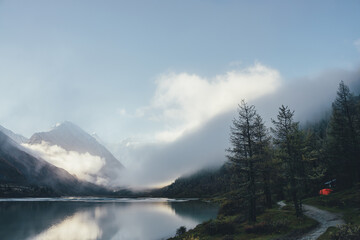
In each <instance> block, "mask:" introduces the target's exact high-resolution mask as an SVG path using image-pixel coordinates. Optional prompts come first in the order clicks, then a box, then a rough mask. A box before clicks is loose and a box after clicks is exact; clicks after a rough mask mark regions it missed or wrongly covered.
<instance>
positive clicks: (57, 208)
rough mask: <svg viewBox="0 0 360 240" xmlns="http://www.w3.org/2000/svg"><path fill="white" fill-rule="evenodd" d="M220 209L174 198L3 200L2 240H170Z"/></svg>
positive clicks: (0, 209)
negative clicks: (178, 232)
mask: <svg viewBox="0 0 360 240" xmlns="http://www.w3.org/2000/svg"><path fill="white" fill-rule="evenodd" d="M217 211H218V206H217V205H214V204H211V203H206V202H201V201H194V200H191V201H185V200H172V199H164V198H161V199H155V198H154V199H149V198H147V199H110V198H25V199H0V238H1V239H3V240H7V239H11V240H12V239H14V240H21V239H46V240H54V239H66V240H71V239H76V240H79V239H114V240H115V239H129V240H135V239H136V240H153V239H166V238H168V237H172V236H174V235H175V232H176V229H178V228H179V227H180V226H185V227H186V228H187V229H190V228H194V227H195V226H196V225H197V224H199V223H201V222H203V221H206V220H208V219H211V218H215V217H216V214H217Z"/></svg>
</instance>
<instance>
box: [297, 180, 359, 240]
mask: <svg viewBox="0 0 360 240" xmlns="http://www.w3.org/2000/svg"><path fill="white" fill-rule="evenodd" d="M304 203H305V204H309V205H313V206H315V207H318V208H320V209H323V210H327V211H329V212H335V213H341V214H342V215H343V219H344V221H345V222H346V223H348V224H355V225H360V187H359V186H357V187H354V188H351V189H348V190H344V191H339V192H334V193H332V194H330V195H327V196H317V197H313V198H308V199H306V200H304ZM338 231H339V229H338V228H336V227H330V228H328V229H327V231H326V232H325V233H324V234H323V235H321V236H320V238H319V239H320V240H327V239H330V235H331V234H334V233H336V232H338Z"/></svg>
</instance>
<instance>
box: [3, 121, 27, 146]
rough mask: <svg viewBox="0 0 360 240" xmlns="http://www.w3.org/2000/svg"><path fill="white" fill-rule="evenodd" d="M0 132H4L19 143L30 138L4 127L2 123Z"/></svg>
mask: <svg viewBox="0 0 360 240" xmlns="http://www.w3.org/2000/svg"><path fill="white" fill-rule="evenodd" d="M0 132H2V133H4V134H5V135H7V136H8V137H9V138H11V139H12V140H13V141H15V142H16V143H18V144H21V143H26V142H27V141H28V140H29V139H27V138H26V137H24V136H22V135H20V134H16V133H14V132H12V131H10V130H9V129H6V128H4V127H3V126H1V125H0Z"/></svg>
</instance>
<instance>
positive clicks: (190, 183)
mask: <svg viewBox="0 0 360 240" xmlns="http://www.w3.org/2000/svg"><path fill="white" fill-rule="evenodd" d="M230 178H231V173H230V170H229V169H228V168H227V167H226V166H225V165H223V166H221V167H218V168H209V169H203V170H200V171H198V172H196V173H194V174H191V175H189V176H184V177H180V178H178V179H176V180H175V182H174V183H172V184H170V185H169V186H166V187H164V188H161V189H159V190H155V191H153V192H152V193H151V194H152V195H154V196H165V197H190V198H196V197H213V196H216V195H221V194H224V193H226V192H229V191H230V185H229V183H230V182H231V179H230Z"/></svg>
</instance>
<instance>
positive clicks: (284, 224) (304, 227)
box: [172, 208, 317, 240]
mask: <svg viewBox="0 0 360 240" xmlns="http://www.w3.org/2000/svg"><path fill="white" fill-rule="evenodd" d="M316 225H317V222H316V221H314V220H313V219H310V218H307V217H305V216H304V217H301V218H297V217H296V216H295V212H294V210H293V209H290V210H279V209H276V208H273V209H269V210H266V211H265V213H263V214H261V215H260V216H258V217H257V222H256V223H255V224H248V223H247V222H244V221H243V216H242V215H235V216H219V217H218V218H217V219H215V220H211V221H207V222H205V223H202V224H199V225H198V226H196V228H195V229H192V230H190V231H188V232H187V233H185V234H184V235H182V236H181V237H176V238H172V239H174V240H175V239H177V240H179V239H181V240H184V239H200V240H217V239H229V240H230V239H234V240H245V239H256V240H268V239H288V238H289V237H294V236H297V235H301V234H302V233H305V232H307V231H309V230H310V229H312V228H314V227H315V226H316Z"/></svg>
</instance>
